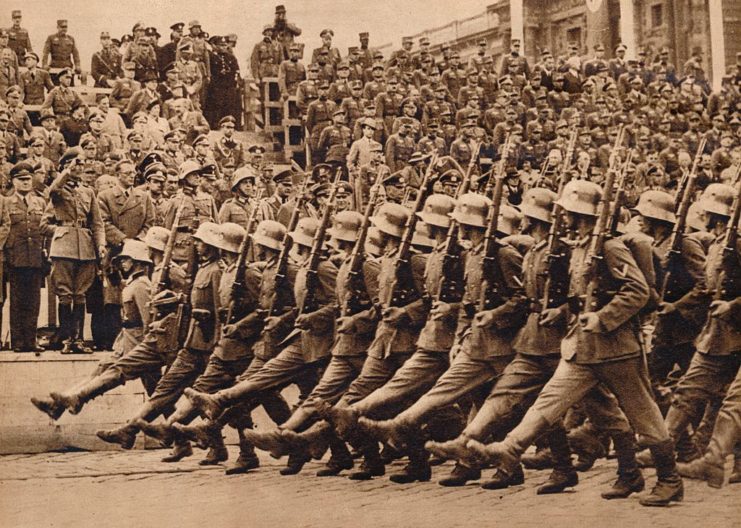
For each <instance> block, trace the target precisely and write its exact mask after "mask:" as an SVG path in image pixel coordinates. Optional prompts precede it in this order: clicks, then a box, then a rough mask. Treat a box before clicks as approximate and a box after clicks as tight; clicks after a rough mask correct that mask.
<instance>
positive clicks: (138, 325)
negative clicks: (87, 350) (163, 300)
mask: <svg viewBox="0 0 741 528" xmlns="http://www.w3.org/2000/svg"><path fill="white" fill-rule="evenodd" d="M151 289H152V283H151V282H150V281H149V277H147V274H146V273H145V272H143V271H142V272H139V273H137V274H135V275H133V276H131V277H129V278H128V279H127V281H126V285H125V286H124V288H123V290H122V291H121V322H122V324H121V332H119V334H118V336H116V341H115V342H114V343H113V351H114V352H115V354H116V356H118V357H120V356H122V355H124V354H126V353H128V352H129V351H130V350H131V349H133V348H134V347H135V346H136V345H138V344H139V343H140V342H141V341H142V339H144V332H145V330H146V329H147V328H148V327H149V322H150V320H149V319H150V317H149V315H150V314H149V301H150V298H151V297H150V292H151Z"/></svg>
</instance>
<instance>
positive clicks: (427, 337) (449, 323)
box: [417, 242, 463, 352]
mask: <svg viewBox="0 0 741 528" xmlns="http://www.w3.org/2000/svg"><path fill="white" fill-rule="evenodd" d="M457 251H458V254H459V255H460V258H459V259H458V261H457V266H456V269H455V270H454V276H452V277H450V276H446V277H445V280H447V281H449V282H448V284H449V287H450V289H451V291H452V292H455V294H456V295H457V296H458V297H459V298H460V297H462V294H463V265H462V264H463V255H462V252H463V250H462V249H461V248H458V249H457ZM444 258H445V242H442V243H441V244H438V245H437V246H436V247H435V249H434V250H433V251H432V253H431V254H430V255H428V256H427V263H426V266H425V290H426V291H427V295H428V296H429V298H430V299H431V300H432V301H433V302H434V301H436V300H438V299H437V291H438V289H439V285H440V282H441V281H442V280H443V271H444V270H443V261H444ZM450 304H451V305H452V307H453V309H452V310H451V311H450V313H449V314H448V315H447V316H445V317H443V318H442V319H433V318H432V317H428V318H427V322H426V323H425V326H424V328H422V332H421V333H420V334H419V339H418V340H417V348H421V349H424V350H429V351H432V352H447V351H448V350H450V348H451V347H452V346H453V342H454V340H455V329H456V325H457V321H458V309H459V308H460V302H452V303H450Z"/></svg>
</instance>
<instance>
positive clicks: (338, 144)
mask: <svg viewBox="0 0 741 528" xmlns="http://www.w3.org/2000/svg"><path fill="white" fill-rule="evenodd" d="M351 141H352V132H350V129H349V128H347V127H346V126H345V125H332V126H328V127H326V128H324V129H323V130H322V134H321V136H319V144H318V149H319V150H322V151H325V150H326V155H325V157H324V159H325V161H337V162H340V163H345V162H346V161H347V155H348V154H349V152H350V142H351Z"/></svg>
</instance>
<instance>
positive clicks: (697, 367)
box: [666, 352, 741, 437]
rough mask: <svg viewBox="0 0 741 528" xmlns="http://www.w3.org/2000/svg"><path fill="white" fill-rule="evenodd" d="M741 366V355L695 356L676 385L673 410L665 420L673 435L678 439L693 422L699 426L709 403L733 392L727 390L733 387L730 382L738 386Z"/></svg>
mask: <svg viewBox="0 0 741 528" xmlns="http://www.w3.org/2000/svg"><path fill="white" fill-rule="evenodd" d="M740 365H741V353H735V354H730V355H726V356H711V355H708V354H701V353H699V352H698V353H697V354H695V356H694V357H693V358H692V362H691V363H690V367H689V369H687V372H686V373H685V374H684V376H682V378H681V379H680V380H679V383H677V388H676V389H675V391H674V399H673V402H672V407H671V409H669V413H668V414H667V417H666V422H667V427H668V428H669V432H670V433H671V434H672V436H674V437H676V436H677V435H678V434H679V433H681V431H682V430H683V429H684V428H685V427H686V426H687V425H688V424H689V423H690V422H692V423H696V422H697V421H698V420H699V419H700V418H701V416H702V415H703V413H704V412H705V407H706V405H707V403H708V402H709V401H713V400H714V399H721V398H723V397H724V396H726V394H727V393H730V388H729V389H728V390H726V387H729V384H730V385H731V386H732V385H733V384H732V383H731V382H734V383H735V381H734V378H735V377H736V374H737V372H738V370H739V366H740ZM723 406H725V402H724V404H723ZM723 406H722V407H721V409H722V408H723Z"/></svg>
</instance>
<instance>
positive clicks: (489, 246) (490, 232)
mask: <svg viewBox="0 0 741 528" xmlns="http://www.w3.org/2000/svg"><path fill="white" fill-rule="evenodd" d="M510 137H511V136H509V135H508V136H507V140H506V141H505V143H504V147H503V148H502V159H501V160H500V163H499V167H498V169H499V170H498V171H497V173H496V174H493V173H492V175H491V176H490V177H489V183H487V188H488V187H491V178H492V177H493V178H494V186H493V188H492V196H491V199H492V204H491V207H490V208H489V216H488V217H487V219H486V233H485V234H484V258H483V259H482V260H481V266H482V268H483V273H482V274H481V279H482V284H481V293H480V295H479V303H478V311H479V312H481V311H483V310H489V309H491V308H494V299H493V294H494V293H496V292H497V286H498V285H499V284H502V285H503V284H504V282H503V281H502V280H501V277H499V267H498V266H497V263H496V262H495V261H496V259H497V254H498V253H499V247H500V245H499V242H497V228H498V226H499V211H500V209H501V207H502V198H503V197H504V175H505V167H506V160H507V156H508V154H509V149H510V147H511V140H510Z"/></svg>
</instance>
